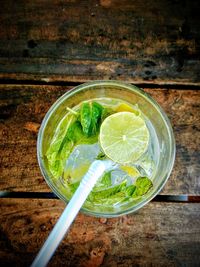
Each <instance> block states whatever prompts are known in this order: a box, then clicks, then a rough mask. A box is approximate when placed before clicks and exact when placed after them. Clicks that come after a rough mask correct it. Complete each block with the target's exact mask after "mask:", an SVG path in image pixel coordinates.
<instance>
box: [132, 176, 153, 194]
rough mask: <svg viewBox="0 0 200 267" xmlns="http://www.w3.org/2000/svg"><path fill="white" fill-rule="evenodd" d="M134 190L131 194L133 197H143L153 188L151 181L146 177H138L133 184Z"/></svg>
mask: <svg viewBox="0 0 200 267" xmlns="http://www.w3.org/2000/svg"><path fill="white" fill-rule="evenodd" d="M135 186H136V189H135V191H134V193H133V195H132V196H133V197H138V196H143V195H145V194H146V193H147V192H148V191H149V190H150V189H151V187H152V186H153V183H152V181H151V180H150V179H149V178H148V177H139V178H137V180H136V183H135Z"/></svg>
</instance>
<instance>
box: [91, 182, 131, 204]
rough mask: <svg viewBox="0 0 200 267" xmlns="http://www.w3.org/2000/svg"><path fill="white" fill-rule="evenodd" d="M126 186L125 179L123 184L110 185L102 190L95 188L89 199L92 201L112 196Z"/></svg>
mask: <svg viewBox="0 0 200 267" xmlns="http://www.w3.org/2000/svg"><path fill="white" fill-rule="evenodd" d="M124 187H126V181H123V182H122V183H121V184H119V185H115V186H113V187H110V188H104V189H103V190H100V191H96V190H95V191H93V192H91V193H90V195H89V199H90V201H96V200H99V199H101V198H107V197H110V196H112V195H114V194H116V193H117V192H120V191H121V190H122V189H123V188H124Z"/></svg>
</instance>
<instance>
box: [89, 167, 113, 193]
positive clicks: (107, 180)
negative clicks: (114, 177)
mask: <svg viewBox="0 0 200 267" xmlns="http://www.w3.org/2000/svg"><path fill="white" fill-rule="evenodd" d="M111 185H112V181H111V172H106V173H105V174H104V175H103V177H102V178H101V179H100V181H98V182H97V183H96V185H95V187H94V189H93V192H96V191H101V190H104V189H106V188H107V187H110V186H111Z"/></svg>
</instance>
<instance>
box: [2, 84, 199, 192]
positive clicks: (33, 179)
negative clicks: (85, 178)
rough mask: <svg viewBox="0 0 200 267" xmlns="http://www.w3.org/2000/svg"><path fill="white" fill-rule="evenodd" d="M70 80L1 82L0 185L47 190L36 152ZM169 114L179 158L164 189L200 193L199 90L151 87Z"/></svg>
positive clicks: (21, 188) (10, 187)
mask: <svg viewBox="0 0 200 267" xmlns="http://www.w3.org/2000/svg"><path fill="white" fill-rule="evenodd" d="M70 88H71V87H70V86H69V87H68V86H41V85H37V86H33V85H0V93H1V105H0V111H1V121H0V123H1V128H0V149H1V155H2V156H1V176H2V178H1V179H0V190H8V191H40V192H41V191H46V192H47V191H49V188H48V186H47V185H46V183H45V181H44V179H43V177H42V175H41V173H40V170H39V167H38V163H37V158H36V139H37V129H38V127H39V125H40V123H41V121H42V119H43V117H44V115H45V113H46V112H47V110H48V109H49V107H50V106H51V104H52V103H53V102H54V101H55V100H56V99H57V98H58V97H59V96H61V95H62V94H63V93H64V92H66V91H67V90H69V89H70ZM145 91H146V92H148V93H150V94H151V95H152V96H153V97H154V98H155V100H157V101H158V103H160V105H161V106H162V107H163V108H164V110H165V111H166V112H167V114H168V115H169V117H170V119H171V122H172V125H173V128H174V131H175V137H176V143H177V154H176V162H175V167H174V169H173V172H172V174H171V177H170V179H169V181H168V182H167V184H166V186H165V187H164V190H163V191H162V193H163V194H170V195H171V194H172V195H176V194H191V195H198V194H200V184H199V173H200V162H199V159H200V157H199V155H200V151H199V147H200V135H199V130H200V121H199V114H200V105H199V103H200V92H199V91H198V90H173V89H170V90H168V89H147V88H145Z"/></svg>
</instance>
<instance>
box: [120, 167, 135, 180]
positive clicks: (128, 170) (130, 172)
mask: <svg viewBox="0 0 200 267" xmlns="http://www.w3.org/2000/svg"><path fill="white" fill-rule="evenodd" d="M120 169H121V170H123V171H125V172H126V173H127V174H128V175H129V176H131V177H138V176H140V172H139V171H138V170H137V169H136V168H135V167H133V166H121V167H120Z"/></svg>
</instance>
